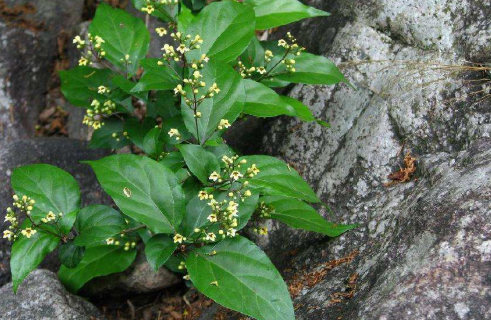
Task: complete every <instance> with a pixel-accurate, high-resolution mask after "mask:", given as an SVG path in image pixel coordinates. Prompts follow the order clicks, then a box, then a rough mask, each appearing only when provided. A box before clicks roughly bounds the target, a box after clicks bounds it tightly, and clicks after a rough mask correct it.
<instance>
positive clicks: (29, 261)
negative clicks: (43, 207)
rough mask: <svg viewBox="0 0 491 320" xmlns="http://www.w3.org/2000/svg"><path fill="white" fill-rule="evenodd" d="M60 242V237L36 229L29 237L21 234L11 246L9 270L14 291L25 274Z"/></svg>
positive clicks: (34, 267)
mask: <svg viewBox="0 0 491 320" xmlns="http://www.w3.org/2000/svg"><path fill="white" fill-rule="evenodd" d="M59 243H60V238H59V237H56V236H54V235H51V234H49V233H47V232H44V231H41V230H39V229H37V232H36V234H34V235H33V236H32V237H31V238H26V237H25V236H23V235H21V236H20V237H19V238H18V239H17V240H16V241H15V242H14V244H13V246H12V256H11V258H10V270H11V272H12V282H13V286H14V293H15V292H17V288H18V287H19V285H20V284H21V283H22V281H24V279H25V278H26V277H27V275H28V274H29V273H30V272H31V271H32V270H34V269H36V268H37V266H38V265H39V264H40V263H41V261H43V259H44V258H45V257H46V256H47V255H48V253H50V252H51V251H53V250H55V249H56V247H57V246H58V244H59Z"/></svg>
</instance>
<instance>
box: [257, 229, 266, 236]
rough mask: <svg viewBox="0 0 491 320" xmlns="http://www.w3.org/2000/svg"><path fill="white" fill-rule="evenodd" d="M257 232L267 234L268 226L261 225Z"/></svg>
mask: <svg viewBox="0 0 491 320" xmlns="http://www.w3.org/2000/svg"><path fill="white" fill-rule="evenodd" d="M259 234H260V235H263V236H265V235H267V234H268V228H267V227H261V228H260V229H259Z"/></svg>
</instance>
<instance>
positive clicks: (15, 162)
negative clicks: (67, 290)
mask: <svg viewBox="0 0 491 320" xmlns="http://www.w3.org/2000/svg"><path fill="white" fill-rule="evenodd" d="M106 155H109V152H108V151H107V150H92V149H88V148H87V143H86V142H82V141H78V140H72V139H66V138H37V139H30V140H21V141H17V142H5V141H3V142H2V141H0V221H2V222H3V220H4V216H5V212H6V209H7V207H9V206H11V205H12V189H11V186H10V176H11V174H12V171H13V170H14V169H15V168H17V167H20V166H23V165H28V164H34V163H47V164H51V165H55V166H58V167H60V168H61V169H63V170H66V171H68V172H69V173H71V174H72V175H73V176H74V178H75V179H76V180H77V181H78V182H79V184H80V190H81V197H82V204H83V205H84V206H85V205H88V204H109V203H110V199H109V198H108V197H107V195H106V194H105V193H104V192H103V190H102V188H101V187H100V185H99V183H98V182H97V180H96V177H95V174H94V173H93V171H92V170H91V168H90V166H88V165H86V164H82V163H80V161H82V160H97V159H99V158H102V157H104V156H106ZM0 226H1V227H0V232H3V230H4V228H5V227H6V226H7V225H6V224H1V225H0ZM9 257H10V243H8V242H7V241H6V240H4V239H0V285H2V284H4V283H6V282H7V281H8V280H9V279H10V268H9ZM58 266H59V264H58V261H57V259H56V258H55V256H54V255H51V256H50V257H49V258H48V259H46V262H45V263H44V264H42V267H45V268H49V269H50V270H53V271H56V270H57V268H58Z"/></svg>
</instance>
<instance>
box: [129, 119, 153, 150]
mask: <svg viewBox="0 0 491 320" xmlns="http://www.w3.org/2000/svg"><path fill="white" fill-rule="evenodd" d="M156 125H157V123H156V122H155V119H153V118H149V117H147V118H145V119H144V120H143V122H140V121H139V120H138V119H137V118H129V119H128V120H126V122H125V123H124V128H123V130H124V132H126V133H127V138H128V139H130V140H131V142H133V143H134V144H135V145H136V146H137V147H138V148H140V149H143V148H144V146H143V141H144V139H145V136H146V135H147V133H148V132H150V130H152V129H153V128H155V126H156Z"/></svg>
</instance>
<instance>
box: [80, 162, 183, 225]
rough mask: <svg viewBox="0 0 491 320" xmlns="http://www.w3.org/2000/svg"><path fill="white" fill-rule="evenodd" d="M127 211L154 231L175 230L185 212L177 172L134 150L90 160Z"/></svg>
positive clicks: (117, 201)
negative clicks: (128, 152) (132, 153)
mask: <svg viewBox="0 0 491 320" xmlns="http://www.w3.org/2000/svg"><path fill="white" fill-rule="evenodd" d="M88 163H89V164H90V165H91V166H92V168H93V169H94V171H95V173H96V176H97V179H98V180H99V182H100V183H101V185H102V187H103V188H104V190H105V191H106V192H107V193H108V194H109V195H110V196H111V197H112V198H113V200H114V202H116V204H117V205H118V207H119V208H120V209H121V211H123V213H124V214H126V215H127V216H129V217H130V218H133V219H134V220H136V221H138V222H141V223H143V224H145V225H146V226H148V228H149V229H150V230H152V231H153V232H155V233H174V232H175V231H176V229H177V227H178V226H179V224H180V223H181V220H182V218H183V216H184V213H185V210H186V209H185V201H184V192H183V190H182V187H181V185H180V183H179V180H178V179H177V177H176V175H175V174H174V173H173V172H172V171H171V170H169V169H167V168H166V167H164V166H163V165H161V164H159V163H158V162H156V161H154V160H152V159H149V158H147V157H141V156H136V155H131V154H121V155H114V156H110V157H106V158H103V159H101V160H98V161H90V162H88Z"/></svg>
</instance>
